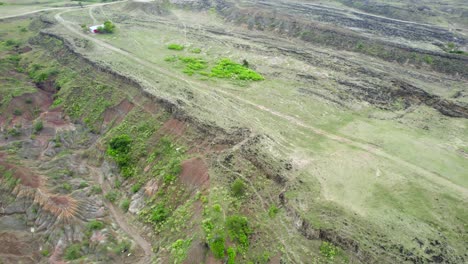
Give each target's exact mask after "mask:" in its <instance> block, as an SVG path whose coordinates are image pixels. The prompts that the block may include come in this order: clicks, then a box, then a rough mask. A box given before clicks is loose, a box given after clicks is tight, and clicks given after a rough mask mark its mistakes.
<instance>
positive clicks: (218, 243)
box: [208, 233, 226, 259]
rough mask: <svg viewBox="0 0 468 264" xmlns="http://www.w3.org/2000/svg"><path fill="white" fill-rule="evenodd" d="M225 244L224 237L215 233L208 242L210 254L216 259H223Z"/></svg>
mask: <svg viewBox="0 0 468 264" xmlns="http://www.w3.org/2000/svg"><path fill="white" fill-rule="evenodd" d="M225 243H226V239H225V237H224V234H221V233H215V234H214V235H213V238H212V239H211V240H210V242H209V244H208V245H209V247H210V249H211V252H212V253H213V255H214V256H215V257H216V258H218V259H223V258H224V255H225V252H224V251H225V246H224V244H225Z"/></svg>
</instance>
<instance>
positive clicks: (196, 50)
mask: <svg viewBox="0 0 468 264" xmlns="http://www.w3.org/2000/svg"><path fill="white" fill-rule="evenodd" d="M201 51H202V50H201V49H200V48H193V49H190V52H192V53H195V54H199V53H201Z"/></svg>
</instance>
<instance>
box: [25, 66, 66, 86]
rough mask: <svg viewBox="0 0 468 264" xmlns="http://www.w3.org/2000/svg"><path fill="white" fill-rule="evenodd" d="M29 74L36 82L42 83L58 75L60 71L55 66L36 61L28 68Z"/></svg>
mask: <svg viewBox="0 0 468 264" xmlns="http://www.w3.org/2000/svg"><path fill="white" fill-rule="evenodd" d="M28 74H29V77H30V78H31V79H32V80H33V81H34V82H35V83H41V82H45V81H47V80H49V79H50V78H51V77H53V76H57V75H58V74H59V71H58V70H57V69H56V68H55V67H54V66H44V65H40V64H35V63H34V64H32V65H31V66H30V67H29V68H28Z"/></svg>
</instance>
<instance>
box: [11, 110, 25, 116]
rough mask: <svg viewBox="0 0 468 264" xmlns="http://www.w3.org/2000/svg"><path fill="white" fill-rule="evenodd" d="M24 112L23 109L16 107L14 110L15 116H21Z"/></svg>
mask: <svg viewBox="0 0 468 264" xmlns="http://www.w3.org/2000/svg"><path fill="white" fill-rule="evenodd" d="M22 114H23V111H21V110H20V109H15V110H14V111H13V115H15V116H20V115H22Z"/></svg>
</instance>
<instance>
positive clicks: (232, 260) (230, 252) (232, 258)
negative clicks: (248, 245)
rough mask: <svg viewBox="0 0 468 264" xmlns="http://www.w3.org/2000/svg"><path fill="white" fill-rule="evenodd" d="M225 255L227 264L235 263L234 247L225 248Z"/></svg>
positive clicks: (235, 251)
mask: <svg viewBox="0 0 468 264" xmlns="http://www.w3.org/2000/svg"><path fill="white" fill-rule="evenodd" d="M227 255H228V260H227V264H235V263H236V255H237V250H236V248H233V247H229V248H228V249H227Z"/></svg>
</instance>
